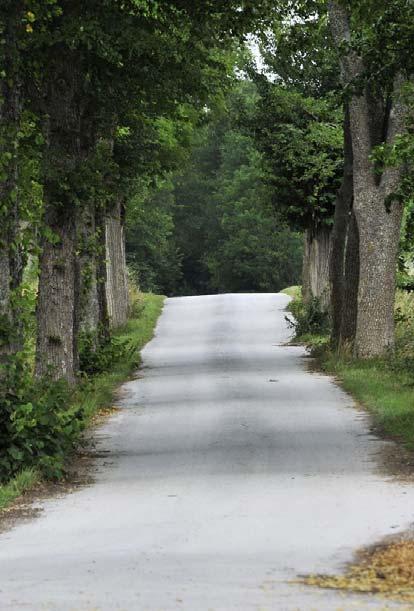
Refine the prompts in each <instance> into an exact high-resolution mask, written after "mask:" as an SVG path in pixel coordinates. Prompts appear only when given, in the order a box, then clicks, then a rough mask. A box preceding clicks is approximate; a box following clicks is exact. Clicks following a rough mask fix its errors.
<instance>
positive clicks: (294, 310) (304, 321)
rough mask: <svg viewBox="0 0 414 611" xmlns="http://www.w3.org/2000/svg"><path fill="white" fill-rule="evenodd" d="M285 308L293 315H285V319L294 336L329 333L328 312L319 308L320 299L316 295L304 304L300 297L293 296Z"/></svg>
mask: <svg viewBox="0 0 414 611" xmlns="http://www.w3.org/2000/svg"><path fill="white" fill-rule="evenodd" d="M287 309H288V311H289V312H290V313H291V314H292V315H293V319H292V318H290V317H288V316H286V320H287V322H288V324H289V326H290V327H291V328H292V329H294V332H295V337H303V336H304V335H326V334H328V333H329V313H328V312H327V311H325V310H323V309H322V308H321V304H320V301H319V299H317V298H316V297H314V298H313V299H312V300H311V301H310V302H309V303H306V304H305V303H304V302H303V300H302V298H295V299H293V300H292V301H291V302H290V303H289V305H288V307H287Z"/></svg>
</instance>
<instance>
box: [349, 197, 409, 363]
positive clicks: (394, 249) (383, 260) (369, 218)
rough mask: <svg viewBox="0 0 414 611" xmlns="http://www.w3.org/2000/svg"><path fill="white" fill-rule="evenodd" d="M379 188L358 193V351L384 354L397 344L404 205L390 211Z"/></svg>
mask: <svg viewBox="0 0 414 611" xmlns="http://www.w3.org/2000/svg"><path fill="white" fill-rule="evenodd" d="M378 191H379V189H377V188H372V187H371V189H368V188H367V187H366V186H364V188H363V189H362V188H361V189H360V190H358V188H356V193H355V216H356V221H357V225H358V232H359V239H360V241H359V257H360V274H359V288H358V315H357V325H356V333H355V354H356V356H358V357H361V358H365V357H374V356H382V355H384V354H386V353H387V351H389V350H392V349H393V347H394V299H395V283H396V268H397V257H398V246H399V238H400V228H401V220H402V206H401V205H400V204H393V206H392V209H391V210H390V211H389V212H387V208H386V202H385V197H384V195H383V194H382V193H379V192H378Z"/></svg>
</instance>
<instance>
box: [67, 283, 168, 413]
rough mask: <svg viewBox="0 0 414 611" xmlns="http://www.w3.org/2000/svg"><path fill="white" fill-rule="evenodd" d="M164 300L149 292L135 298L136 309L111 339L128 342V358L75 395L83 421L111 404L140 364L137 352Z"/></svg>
mask: <svg viewBox="0 0 414 611" xmlns="http://www.w3.org/2000/svg"><path fill="white" fill-rule="evenodd" d="M164 299H165V297H164V296H162V295H153V294H151V293H146V294H142V295H140V296H139V300H138V302H136V303H135V305H134V307H135V309H136V310H137V311H136V313H135V315H134V316H133V317H132V318H131V319H130V320H129V321H128V323H127V324H126V325H125V326H124V327H122V328H121V329H119V330H118V331H117V332H116V333H115V337H117V338H119V339H120V340H121V341H126V342H128V345H129V346H130V350H129V351H128V355H127V356H126V357H124V358H122V359H121V360H120V361H118V362H115V363H114V364H113V366H112V367H111V371H109V372H105V373H102V374H100V375H96V376H94V377H93V378H92V380H91V381H90V382H89V383H88V384H87V385H85V387H84V388H81V389H80V390H79V392H78V393H77V397H76V403H81V404H82V408H83V412H84V414H85V418H86V419H88V418H91V417H93V415H94V414H95V413H96V411H97V410H98V409H100V408H102V407H107V406H108V403H110V402H111V401H112V397H113V393H114V391H115V389H116V388H117V386H119V384H121V383H122V382H124V381H125V380H126V379H128V378H129V376H130V375H131V373H132V372H133V371H134V370H136V369H138V367H139V365H140V363H141V355H140V352H141V349H142V348H143V347H144V346H145V344H147V343H148V342H149V341H150V339H151V338H152V337H153V334H154V329H155V326H156V323H157V320H158V317H159V315H160V314H161V311H162V308H163V304H164Z"/></svg>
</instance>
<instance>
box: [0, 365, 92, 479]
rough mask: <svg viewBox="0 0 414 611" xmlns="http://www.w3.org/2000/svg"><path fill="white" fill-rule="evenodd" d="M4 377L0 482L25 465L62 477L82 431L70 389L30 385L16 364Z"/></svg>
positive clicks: (61, 384) (61, 385) (52, 384)
mask: <svg viewBox="0 0 414 611" xmlns="http://www.w3.org/2000/svg"><path fill="white" fill-rule="evenodd" d="M3 375H4V376H6V377H5V379H4V382H5V384H4V386H3V391H2V394H1V397H0V409H1V413H2V418H1V422H0V480H1V481H6V480H7V479H8V478H10V476H13V475H15V474H17V473H18V472H20V471H21V470H22V469H23V468H25V467H28V466H30V467H33V466H35V467H39V469H40V470H41V471H42V472H43V473H44V474H45V475H46V476H47V477H51V478H57V477H61V476H62V474H63V471H64V461H65V456H66V455H67V454H68V452H69V450H70V449H71V448H72V447H73V445H74V443H75V442H76V440H77V439H78V438H79V434H80V432H81V430H82V419H81V414H80V412H81V408H80V407H79V406H71V404H70V402H71V398H72V392H71V390H70V388H69V387H68V385H67V384H66V383H65V382H63V381H60V382H50V381H49V382H48V383H47V382H43V383H36V382H32V381H31V379H30V375H29V374H28V373H27V372H25V371H24V372H23V371H22V370H21V367H20V365H19V364H18V363H17V364H15V365H14V366H13V367H11V368H10V369H9V370H8V371H7V372H3ZM16 376H18V379H19V385H17V384H15V383H14V382H15V378H16ZM12 389H15V390H12Z"/></svg>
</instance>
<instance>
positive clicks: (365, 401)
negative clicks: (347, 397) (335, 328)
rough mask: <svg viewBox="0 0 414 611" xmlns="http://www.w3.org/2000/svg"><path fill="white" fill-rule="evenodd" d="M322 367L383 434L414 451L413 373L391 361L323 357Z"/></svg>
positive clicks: (326, 355) (328, 355) (321, 358)
mask: <svg viewBox="0 0 414 611" xmlns="http://www.w3.org/2000/svg"><path fill="white" fill-rule="evenodd" d="M319 359H320V362H321V366H322V367H323V369H324V370H325V371H327V372H328V373H331V374H334V375H335V376H337V378H338V380H339V381H340V383H341V385H342V386H343V388H344V389H345V390H346V391H348V392H349V393H350V394H351V395H352V396H353V397H354V398H355V399H356V400H357V401H358V403H360V404H362V405H363V406H364V407H365V408H366V409H367V410H368V411H369V412H370V413H371V414H372V416H373V421H374V425H375V426H376V427H377V429H378V430H379V432H380V433H382V434H383V435H385V436H386V437H391V438H393V439H395V440H397V441H401V442H403V443H404V444H405V445H406V446H407V447H409V448H410V449H414V377H413V372H409V371H405V370H404V369H402V370H396V369H395V368H394V367H393V365H392V362H390V361H387V360H370V361H357V360H344V359H340V358H338V357H336V356H334V355H332V354H329V353H326V354H322V355H321V356H320V357H319Z"/></svg>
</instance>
